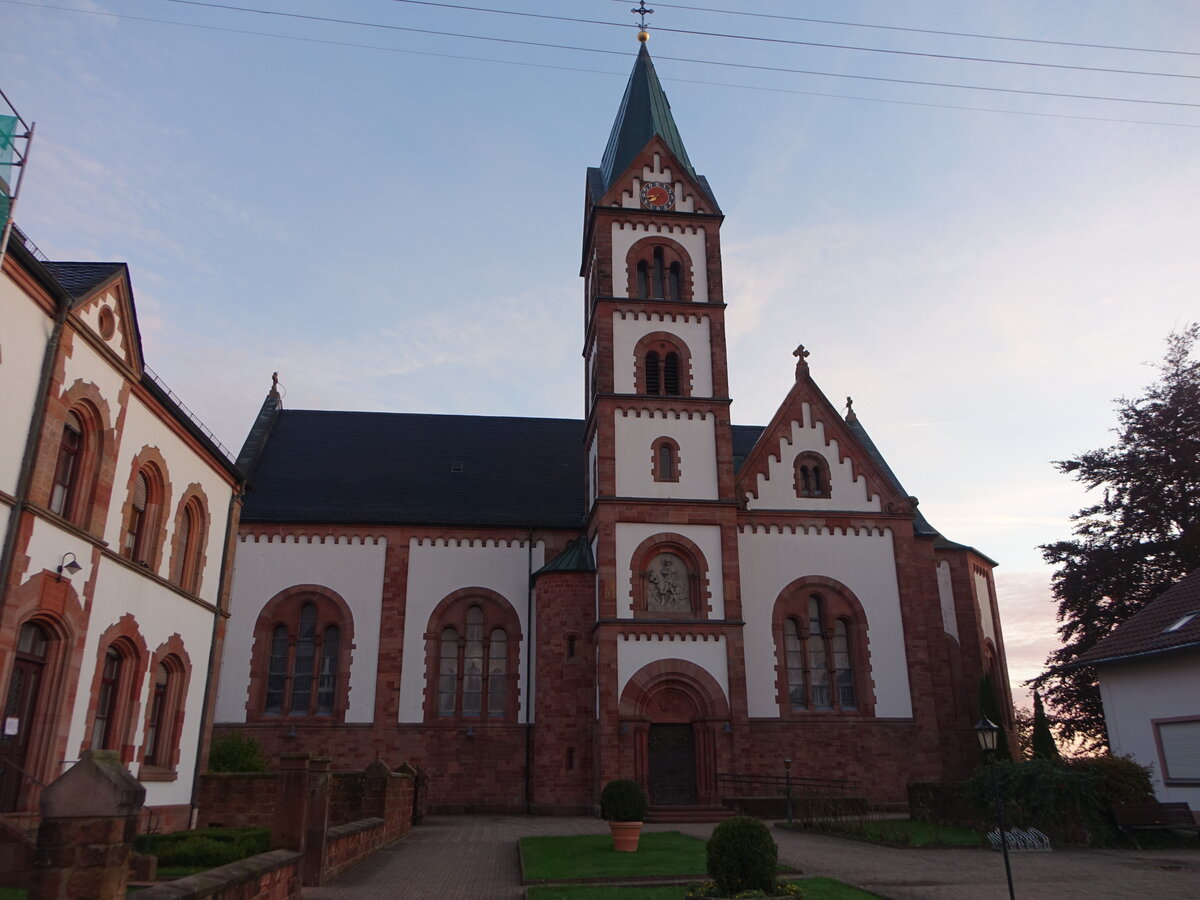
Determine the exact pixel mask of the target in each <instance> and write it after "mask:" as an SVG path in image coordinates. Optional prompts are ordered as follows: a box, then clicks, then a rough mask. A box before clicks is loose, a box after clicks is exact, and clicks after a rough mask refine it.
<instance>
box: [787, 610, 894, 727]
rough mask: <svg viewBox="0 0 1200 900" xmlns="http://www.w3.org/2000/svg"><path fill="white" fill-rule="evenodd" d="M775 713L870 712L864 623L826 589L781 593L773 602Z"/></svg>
mask: <svg viewBox="0 0 1200 900" xmlns="http://www.w3.org/2000/svg"><path fill="white" fill-rule="evenodd" d="M775 623H776V641H777V651H778V654H779V666H778V671H779V673H780V688H781V690H780V696H781V697H782V700H781V709H782V711H784V712H787V713H796V712H823V711H825V712H828V711H833V712H853V713H860V712H870V710H871V708H872V707H873V705H874V704H873V701H872V700H871V697H870V691H869V686H868V684H869V683H868V680H867V679H866V676H865V674H864V673H865V672H866V671H867V669H866V666H867V660H868V659H869V655H868V653H867V649H866V622H865V621H864V620H863V617H862V615H861V611H860V610H859V609H858V605H857V603H856V602H855V603H850V602H849V601H847V599H846V598H845V597H842V596H839V595H838V594H837V593H835V592H833V591H830V590H820V591H814V590H809V591H800V592H798V593H797V592H793V593H792V594H791V595H790V596H789V595H788V593H787V592H785V594H784V595H783V596H782V597H781V598H780V600H779V601H778V602H777V603H776V610H775Z"/></svg>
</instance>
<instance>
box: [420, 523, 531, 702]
mask: <svg viewBox="0 0 1200 900" xmlns="http://www.w3.org/2000/svg"><path fill="white" fill-rule="evenodd" d="M532 556H533V559H532V567H533V569H532V570H533V571H534V572H536V571H537V570H538V569H540V568H541V567H542V566H543V565H544V564H545V557H546V545H545V544H544V543H542V542H540V541H538V542H536V543H535V544H534V547H533V554H532ZM529 557H530V554H529V544H528V543H527V542H524V541H479V540H475V541H468V540H462V541H458V540H436V541H434V540H417V539H415V538H414V539H413V540H412V541H411V542H410V543H409V545H408V587H407V589H406V593H405V598H406V599H405V613H404V621H405V629H404V662H403V670H402V672H401V674H400V721H401V722H422V721H424V720H425V710H424V703H425V630H426V628H427V627H428V625H429V617H430V615H432V613H433V611H434V609H435V608H436V607H437V605H438V604H439V603H441V602H442V600H443V599H445V598H446V597H447V596H449V595H450V594H453V593H454V592H455V591H458V590H462V589H463V588H472V587H479V588H486V589H487V590H489V591H494V592H495V593H497V594H499V595H500V596H501V597H503V598H504V599H505V600H507V601H508V602H509V604H510V605H511V606H512V608H513V610H514V611H515V612H516V614H517V619H518V620H519V621H520V623H521V656H520V659H519V660H518V668H517V671H518V672H519V673H520V675H521V679H520V684H521V694H520V707H519V709H518V713H517V715H518V719H519V721H522V722H525V721H532V720H533V715H532V706H531V705H530V704H528V701H529V698H528V697H526V696H525V691H524V687H525V678H524V675H525V672H526V656H527V655H528V653H529V651H530V646H529V643H530V642H529V620H528V619H529V617H528V615H527V608H528V591H529V575H530V565H531V561H530V558H529ZM529 662H530V663H536V654H535V656H534V658H533V659H531V660H530V661H529ZM530 690H532V691H536V690H537V687H536V685H534V686H532V687H531V688H530ZM527 709H528V710H530V712H529V718H528V719H526V710H527Z"/></svg>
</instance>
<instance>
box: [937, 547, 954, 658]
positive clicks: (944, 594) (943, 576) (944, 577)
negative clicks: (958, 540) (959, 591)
mask: <svg viewBox="0 0 1200 900" xmlns="http://www.w3.org/2000/svg"><path fill="white" fill-rule="evenodd" d="M937 583H938V599H940V600H941V602H942V627H943V628H945V629H946V634H948V635H951V636H952V637H953V638H954V639H955V640H956V641H957V640H958V615H957V614H956V613H955V611H954V585H953V583H952V582H951V580H950V563H948V562H946V561H945V560H942V561H941V562H939V563H938V564H937Z"/></svg>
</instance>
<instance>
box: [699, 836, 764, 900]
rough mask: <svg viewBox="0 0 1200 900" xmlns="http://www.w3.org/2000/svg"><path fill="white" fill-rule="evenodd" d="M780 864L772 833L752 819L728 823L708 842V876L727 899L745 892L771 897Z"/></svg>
mask: <svg viewBox="0 0 1200 900" xmlns="http://www.w3.org/2000/svg"><path fill="white" fill-rule="evenodd" d="M778 861H779V848H778V847H777V846H776V845H775V839H774V838H773V837H771V831H770V829H768V828H767V826H766V825H764V824H763V823H762V822H760V821H759V820H758V819H754V818H751V817H750V816H734V817H733V818H732V819H726V820H725V821H724V822H722V823H721V824H720V825H718V826H717V827H716V828H714V829H713V833H712V837H711V838H709V840H708V874H709V875H711V876H712V879H713V881H715V882H716V883H717V887H718V888H719V889H720V890H721V893H723V894H724V895H726V896H728V897H732V896H733V895H735V894H739V893H741V892H742V891H763V892H765V893H766V894H770V893H772V892H773V891H774V890H775V872H776V865H777V863H778Z"/></svg>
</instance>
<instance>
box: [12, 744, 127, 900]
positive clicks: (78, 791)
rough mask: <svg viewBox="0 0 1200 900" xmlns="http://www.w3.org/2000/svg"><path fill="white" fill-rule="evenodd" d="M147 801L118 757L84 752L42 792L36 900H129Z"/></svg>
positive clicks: (33, 892) (33, 898) (33, 893)
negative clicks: (137, 837) (133, 858)
mask: <svg viewBox="0 0 1200 900" xmlns="http://www.w3.org/2000/svg"><path fill="white" fill-rule="evenodd" d="M145 800H146V789H145V788H144V787H142V786H141V785H140V784H138V782H137V779H135V778H134V777H133V776H132V775H130V774H129V771H128V770H127V769H126V768H125V766H124V765H122V763H121V758H120V756H119V755H118V754H117V753H116V752H114V751H111V750H85V751H83V754H82V758H81V759H80V760H79V762H77V763H76V764H75V765H73V766H72V767H71V768H70V769H68V770H67V771H66V772H65V773H63V774H62V775H61V776H60V777H59V778H57V779H56V780H55V781H54V782H53V783H52V784H50V786H49V787H47V788H46V789H45V790H44V791H43V792H42V797H41V811H42V822H41V824H40V825H39V826H38V839H37V856H36V857H35V860H34V873H33V884H32V887H31V888H30V891H29V897H30V900H123V898H124V897H125V885H126V882H127V881H128V878H129V858H130V854H131V853H132V851H133V839H134V836H135V835H136V834H137V822H138V814H139V813H140V812H141V809H142V804H143V803H144V802H145Z"/></svg>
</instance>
